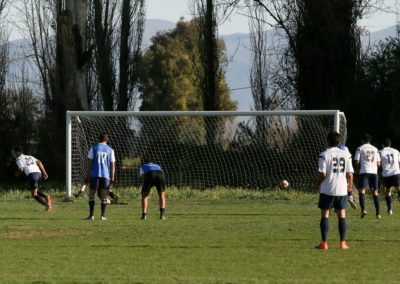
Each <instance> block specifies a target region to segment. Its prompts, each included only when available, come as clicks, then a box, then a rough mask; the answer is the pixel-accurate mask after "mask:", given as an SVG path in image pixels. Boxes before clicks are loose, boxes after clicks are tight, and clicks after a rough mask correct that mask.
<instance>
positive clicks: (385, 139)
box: [382, 137, 392, 147]
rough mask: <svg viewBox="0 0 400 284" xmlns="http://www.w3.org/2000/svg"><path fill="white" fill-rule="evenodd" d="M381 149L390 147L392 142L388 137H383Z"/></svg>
mask: <svg viewBox="0 0 400 284" xmlns="http://www.w3.org/2000/svg"><path fill="white" fill-rule="evenodd" d="M382 145H383V147H390V145H392V140H390V138H389V137H385V138H384V139H383V141H382Z"/></svg>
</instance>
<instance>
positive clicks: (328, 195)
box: [315, 132, 354, 250]
mask: <svg viewBox="0 0 400 284" xmlns="http://www.w3.org/2000/svg"><path fill="white" fill-rule="evenodd" d="M340 140H341V136H340V134H339V133H337V132H331V133H329V134H328V144H329V148H328V149H326V150H325V151H324V152H322V153H321V154H320V155H319V161H318V168H319V177H318V183H317V187H318V189H319V192H320V194H319V202H318V208H320V209H321V221H320V230H321V243H320V244H319V245H317V246H316V247H315V248H317V249H323V250H327V249H328V243H327V236H328V231H329V214H330V209H331V208H335V212H336V214H337V217H338V221H339V236H340V243H339V248H340V249H348V248H349V247H348V246H347V244H346V238H345V237H346V231H347V224H346V209H347V199H348V197H347V196H348V193H349V192H351V191H352V184H353V172H354V170H353V165H352V163H351V154H350V153H349V152H346V151H343V150H341V149H339V148H338V144H339V143H340Z"/></svg>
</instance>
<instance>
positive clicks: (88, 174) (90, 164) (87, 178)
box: [83, 159, 92, 184]
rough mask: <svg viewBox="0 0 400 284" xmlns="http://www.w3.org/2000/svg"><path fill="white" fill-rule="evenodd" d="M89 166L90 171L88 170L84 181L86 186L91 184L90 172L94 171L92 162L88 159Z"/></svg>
mask: <svg viewBox="0 0 400 284" xmlns="http://www.w3.org/2000/svg"><path fill="white" fill-rule="evenodd" d="M87 164H88V166H87V169H88V170H87V173H86V176H85V179H84V180H83V182H84V183H85V184H87V183H89V179H90V171H91V169H92V160H90V159H88V162H87Z"/></svg>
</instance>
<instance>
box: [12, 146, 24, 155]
mask: <svg viewBox="0 0 400 284" xmlns="http://www.w3.org/2000/svg"><path fill="white" fill-rule="evenodd" d="M23 152H24V149H23V147H22V146H21V145H18V146H15V147H14V148H13V149H12V153H13V155H14V156H15V157H19V156H20V155H21V154H22V153H23Z"/></svg>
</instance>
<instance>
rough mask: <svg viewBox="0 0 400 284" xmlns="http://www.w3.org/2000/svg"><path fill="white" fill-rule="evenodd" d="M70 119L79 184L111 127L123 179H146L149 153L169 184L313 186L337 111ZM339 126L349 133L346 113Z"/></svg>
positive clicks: (125, 182)
mask: <svg viewBox="0 0 400 284" xmlns="http://www.w3.org/2000/svg"><path fill="white" fill-rule="evenodd" d="M71 125H72V128H71V147H72V149H71V150H72V153H71V157H70V159H71V166H72V172H71V174H72V177H71V180H72V185H73V186H79V185H81V184H82V181H83V179H84V176H85V173H86V172H87V154H88V151H89V148H90V146H91V145H92V144H94V143H97V137H98V136H99V134H100V133H101V132H104V131H105V132H107V133H108V134H109V145H110V146H111V147H112V148H113V149H114V151H115V155H116V169H117V170H116V185H118V186H139V185H140V183H141V179H140V176H139V167H140V163H141V161H143V160H144V159H148V160H150V161H152V162H155V163H158V164H160V165H161V167H162V168H163V170H164V172H165V174H166V177H167V186H176V187H178V188H180V187H191V188H199V189H204V188H213V187H235V188H256V189H269V188H274V187H276V186H278V185H279V182H280V181H281V180H283V179H286V180H288V181H289V183H290V188H296V189H303V190H307V189H309V190H312V189H313V186H314V184H315V180H316V177H317V175H318V154H319V153H320V152H321V151H323V150H324V149H325V148H326V147H327V141H326V137H327V134H328V132H329V131H332V130H334V115H332V114H330V115H285V113H284V112H282V114H280V115H256V116H251V115H246V116H219V115H215V116H190V115H174V116H134V115H133V116H103V115H99V116H93V115H90V116H85V115H79V116H77V115H75V116H72V117H71ZM340 133H341V134H342V135H343V137H344V139H346V137H347V130H346V120H345V117H344V115H341V118H340Z"/></svg>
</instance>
